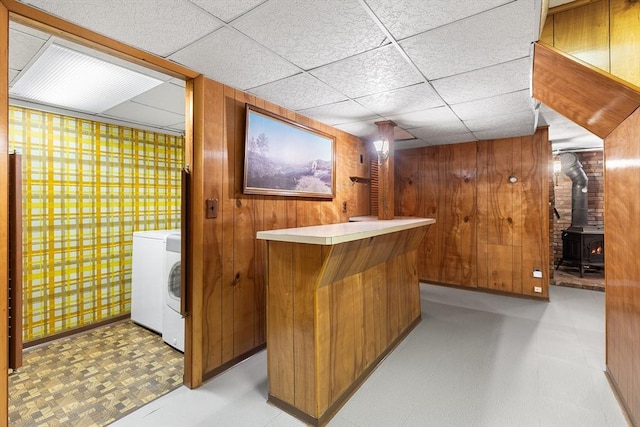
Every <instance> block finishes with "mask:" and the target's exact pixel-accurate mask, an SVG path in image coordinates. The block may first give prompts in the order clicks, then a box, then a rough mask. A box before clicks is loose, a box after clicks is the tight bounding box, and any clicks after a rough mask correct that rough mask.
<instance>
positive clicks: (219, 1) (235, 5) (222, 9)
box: [189, 0, 266, 22]
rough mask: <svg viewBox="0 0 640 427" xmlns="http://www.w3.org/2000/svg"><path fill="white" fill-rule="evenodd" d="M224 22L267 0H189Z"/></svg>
mask: <svg viewBox="0 0 640 427" xmlns="http://www.w3.org/2000/svg"><path fill="white" fill-rule="evenodd" d="M189 1H190V2H191V3H194V4H197V5H198V6H200V7H201V8H203V9H204V10H206V11H207V12H209V13H210V14H212V15H215V16H216V17H217V18H219V19H220V20H222V21H224V22H231V21H233V20H234V19H235V18H237V17H238V16H240V15H242V14H244V13H246V12H247V11H249V10H251V9H253V8H254V7H256V6H257V5H259V4H260V3H264V2H265V1H266V0H233V1H229V0H189Z"/></svg>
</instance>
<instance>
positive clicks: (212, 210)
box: [206, 199, 218, 219]
mask: <svg viewBox="0 0 640 427" xmlns="http://www.w3.org/2000/svg"><path fill="white" fill-rule="evenodd" d="M206 205H207V214H206V217H207V218H208V219H212V218H217V217H218V199H207V200H206Z"/></svg>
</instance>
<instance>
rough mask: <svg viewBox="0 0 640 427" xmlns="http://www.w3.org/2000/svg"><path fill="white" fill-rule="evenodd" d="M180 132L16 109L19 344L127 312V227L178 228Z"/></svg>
mask: <svg viewBox="0 0 640 427" xmlns="http://www.w3.org/2000/svg"><path fill="white" fill-rule="evenodd" d="M183 143H184V141H183V138H182V137H179V136H172V135H164V134H160V133H154V132H150V131H143V130H138V129H132V128H127V127H122V126H117V125H111V124H104V123H98V122H93V121H89V120H83V119H78V118H73V117H67V116H62V115H59V114H51V113H45V112H41V111H35V110H30V109H25V108H19V107H13V106H12V107H10V108H9V147H10V150H11V151H14V150H15V151H16V152H18V153H21V154H22V170H23V233H22V238H23V271H24V274H23V287H24V329H23V338H24V340H25V341H29V340H34V339H38V338H43V337H47V336H50V335H53V334H57V333H60V332H63V331H66V330H69V329H73V328H76V327H79V326H84V325H88V324H91V323H95V322H98V321H101V320H104V319H108V318H110V317H114V316H118V315H122V314H126V313H128V312H130V303H131V249H132V233H133V232H134V231H139V230H155V229H171V228H179V227H180V170H181V167H182V164H183V161H182V153H183Z"/></svg>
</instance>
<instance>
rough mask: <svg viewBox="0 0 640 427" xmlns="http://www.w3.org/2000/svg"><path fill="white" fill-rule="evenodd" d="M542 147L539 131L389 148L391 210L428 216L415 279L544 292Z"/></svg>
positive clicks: (545, 154) (543, 133) (545, 151)
mask: <svg viewBox="0 0 640 427" xmlns="http://www.w3.org/2000/svg"><path fill="white" fill-rule="evenodd" d="M549 148H550V147H549V141H548V134H547V129H546V128H545V129H538V131H537V132H536V133H535V134H534V135H532V136H524V137H515V138H506V139H498V140H490V141H480V142H469V143H463V144H452V145H443V146H435V147H425V148H418V149H412V150H403V151H398V152H397V153H396V187H395V188H396V200H397V203H396V213H397V215H411V216H423V217H431V218H435V219H436V223H435V224H434V225H432V226H431V227H429V230H428V231H427V235H426V237H425V239H424V241H423V243H422V245H421V247H420V249H419V252H418V272H419V277H420V279H421V280H422V281H426V282H435V283H443V284H450V285H456V286H465V287H472V288H484V289H490V290H496V291H501V292H507V293H514V294H522V295H531V296H537V297H545V298H546V297H548V283H549V204H548V194H549V169H548V165H549V160H550V153H549ZM510 176H514V177H515V178H516V179H517V182H516V183H510V182H509V177H510ZM534 270H540V271H541V272H542V275H543V279H538V278H535V279H534V278H533V271H534ZM535 286H539V287H541V288H542V292H541V293H537V292H534V287H535Z"/></svg>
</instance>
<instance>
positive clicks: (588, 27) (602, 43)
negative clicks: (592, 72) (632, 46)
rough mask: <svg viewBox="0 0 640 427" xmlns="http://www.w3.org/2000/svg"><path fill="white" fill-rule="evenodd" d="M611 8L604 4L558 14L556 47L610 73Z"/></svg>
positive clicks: (555, 34)
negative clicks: (609, 9)
mask: <svg viewBox="0 0 640 427" xmlns="http://www.w3.org/2000/svg"><path fill="white" fill-rule="evenodd" d="M608 8H609V2H608V1H606V0H604V1H597V2H594V3H591V4H588V5H585V6H583V7H579V8H573V9H570V10H567V11H565V12H562V13H556V14H554V15H553V21H554V25H553V28H554V33H553V35H554V38H553V40H554V46H555V47H556V48H557V49H560V50H562V51H563V52H567V53H570V54H571V55H573V56H575V57H576V58H579V59H581V60H583V61H585V62H587V63H588V64H591V65H593V66H595V67H598V68H600V69H602V70H604V71H606V72H609V70H610V66H609V19H608V18H609V11H608Z"/></svg>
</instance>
